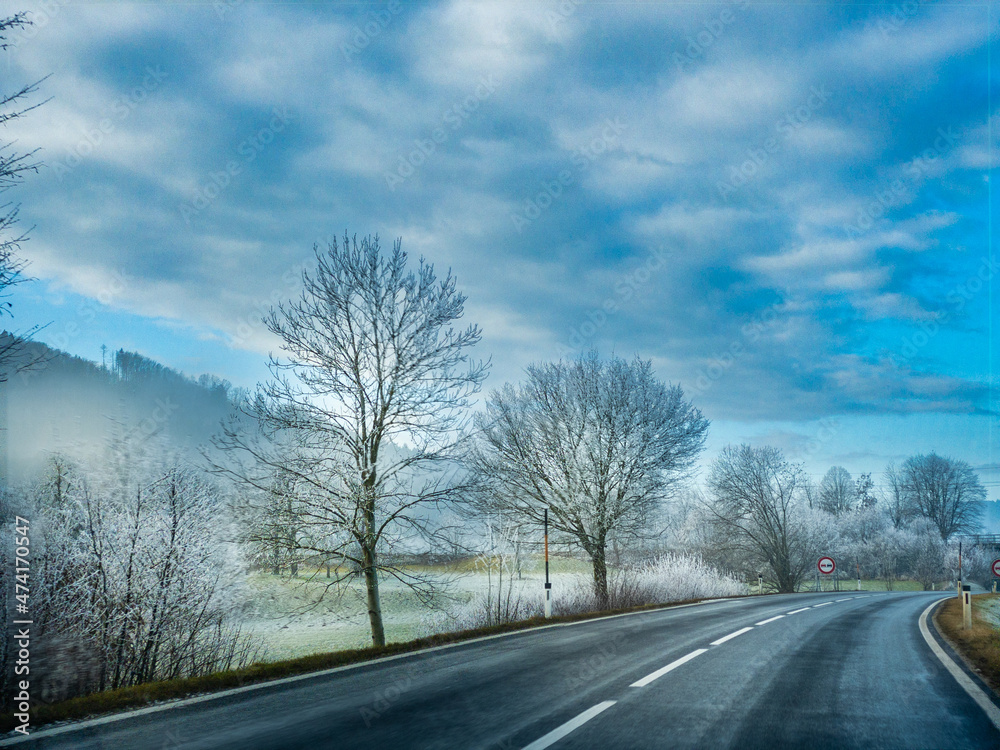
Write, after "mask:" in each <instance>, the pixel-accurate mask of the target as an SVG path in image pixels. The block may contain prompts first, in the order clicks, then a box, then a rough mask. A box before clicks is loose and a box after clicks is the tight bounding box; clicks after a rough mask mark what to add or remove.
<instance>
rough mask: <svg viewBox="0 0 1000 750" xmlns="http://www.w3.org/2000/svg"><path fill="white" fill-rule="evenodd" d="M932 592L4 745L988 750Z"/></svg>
mask: <svg viewBox="0 0 1000 750" xmlns="http://www.w3.org/2000/svg"><path fill="white" fill-rule="evenodd" d="M941 596H942V595H941V594H940V593H938V594H922V593H891V594H871V593H860V594H855V593H853V592H843V593H838V594H831V593H826V594H796V595H790V596H766V597H754V598H749V599H735V600H728V601H720V602H713V603H708V604H700V605H694V606H688V607H682V608H675V609H669V610H662V611H657V612H644V613H641V614H635V615H628V616H624V617H617V618H610V619H603V620H598V621H591V622H585V623H576V624H572V625H560V626H556V627H551V628H547V629H543V630H535V631H529V632H526V633H521V634H515V635H510V636H505V637H500V638H493V639H490V640H483V641H479V642H475V643H469V644H464V645H460V646H457V647H450V648H444V649H439V650H435V651H431V652H425V653H422V654H416V655H411V656H407V657H405V658H396V659H392V660H389V661H383V662H381V663H378V664H371V665H366V666H361V667H357V668H352V669H347V670H343V671H339V672H336V673H334V674H329V675H324V676H318V677H310V678H308V679H304V680H299V681H297V682H291V683H286V684H282V685H276V686H270V687H267V688H263V689H255V690H252V691H247V692H243V693H241V694H238V695H232V696H228V697H223V698H217V699H213V700H210V701H201V702H195V703H188V704H187V705H180V706H178V707H174V708H170V709H169V710H162V711H156V712H150V713H144V714H140V715H136V716H132V717H129V718H125V719H122V720H118V721H113V722H108V723H104V724H101V725H97V726H86V727H83V728H80V729H76V730H73V731H67V732H63V733H60V734H54V735H48V736H46V735H45V734H44V733H41V734H39V735H38V736H36V737H35V738H33V739H32V740H31V741H29V742H27V743H23V744H18V745H16V746H17V747H22V748H74V750H81V749H83V748H107V749H108V750H112V749H113V750H122V749H127V750H144V749H145V748H155V749H156V750H171V749H174V748H178V749H179V748H185V750H187V749H190V748H232V749H233V750H236V749H239V750H249V749H257V748H260V749H261V750H265V749H269V748H276V749H277V748H282V749H285V748H310V750H319V749H321V748H337V749H338V750H340V749H345V748H365V750H381V749H382V748H400V749H405V748H448V749H449V750H453V749H457V748H490V749H492V750H513V749H514V748H525V747H527V748H530V750H541V749H542V748H544V747H553V748H556V749H557V750H563V749H565V750H569V748H602V749H605V748H686V747H697V748H727V747H730V748H768V749H769V750H771V749H773V748H783V747H794V748H825V747H830V748H1000V732H998V730H997V729H996V727H995V726H994V725H993V723H991V721H990V720H989V718H988V717H987V715H986V714H985V713H984V711H983V710H982V709H981V708H980V707H979V706H977V705H976V703H975V702H974V701H973V700H972V698H970V697H969V695H968V694H967V693H966V692H964V691H963V690H962V689H961V687H960V686H959V685H958V683H957V682H956V681H955V679H954V678H953V677H952V675H951V674H950V673H949V672H948V671H946V669H945V668H944V667H943V665H942V664H941V662H940V661H939V660H938V659H937V658H936V657H935V656H934V655H933V653H932V652H931V650H930V648H929V647H928V646H927V643H926V642H925V641H924V639H923V637H922V636H921V634H920V631H919V629H918V618H919V615H920V613H921V612H922V611H923V610H924V609H925V608H926V607H927V606H928V605H929V604H930V603H931V602H933V601H934V600H935V598H940V597H941ZM827 602H830V603H827ZM744 629H746V630H744ZM727 636H728V638H727Z"/></svg>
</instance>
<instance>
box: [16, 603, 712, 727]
mask: <svg viewBox="0 0 1000 750" xmlns="http://www.w3.org/2000/svg"><path fill="white" fill-rule="evenodd" d="M701 601H710V600H709V599H689V600H685V601H678V602H670V603H669V604H650V605H646V606H643V607H630V608H628V609H618V610H607V611H603V612H585V613H581V614H575V615H564V616H561V617H552V618H549V619H545V618H543V617H534V618H531V619H530V620H522V621H519V622H511V623H507V624H504V625H494V626H491V627H485V628H476V629H474V630H462V631H457V632H454V633H441V634H438V635H432V636H429V637H426V638H418V639H416V640H412V641H406V642H404V643H389V644H387V645H385V646H379V647H375V646H372V647H369V648H360V649H352V650H347V651H331V652H328V653H324V654H313V655H311V656H304V657H301V658H298V659H287V660H285V661H277V662H267V663H261V664H254V665H252V666H250V667H247V668H246V669H239V670H233V671H229V672H217V673H216V674H210V675H204V676H202V677H188V678H183V679H176V680H164V681H162V682H150V683H146V684H143V685H135V686H132V687H127V688H119V689H118V690H107V691H105V692H103V693H92V694H91V695H85V696H81V697H79V698H73V699H72V700H68V701H63V702H61V703H52V704H48V705H40V706H37V707H35V708H32V710H31V712H30V716H31V727H32V729H37V728H38V727H39V726H41V725H44V724H51V723H53V722H57V721H70V720H76V719H84V718H93V717H97V716H101V715H104V714H109V713H115V712H118V711H124V710H126V709H130V708H141V707H144V706H149V705H152V704H155V703H161V702H163V701H168V700H176V699H181V698H187V697H191V696H194V695H199V694H204V693H214V692H218V691H221V690H227V689H229V688H237V687H243V686H244V685H253V684H257V683H263V682H268V681H270V680H276V679H280V678H282V677H292V676H295V675H301V674H308V673H310V672H319V671H322V670H324V669H331V668H333V667H341V666H346V665H348V664H358V663H361V662H366V661H371V660H373V659H378V658H380V657H384V656H393V655H395V654H403V653H408V652H411V651H419V650H420V649H424V648H430V647H433V646H443V645H447V644H450V643H460V642H462V641H467V640H471V639H473V638H481V637H483V636H487V635H497V634H500V633H511V632H515V631H518V630H528V629H531V628H537V627H541V626H544V625H554V624H558V623H566V622H576V621H580V620H592V619H596V618H600V617H607V616H609V615H616V614H626V613H628V612H642V611H646V610H656V609H668V608H670V607H677V606H680V605H682V604H696V603H698V602H701ZM18 724H19V722H17V721H16V720H15V718H14V715H13V714H11V713H5V714H0V732H10V731H12V730H13V729H14V727H16V726H17V725H18Z"/></svg>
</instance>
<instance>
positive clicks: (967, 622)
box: [962, 586, 972, 630]
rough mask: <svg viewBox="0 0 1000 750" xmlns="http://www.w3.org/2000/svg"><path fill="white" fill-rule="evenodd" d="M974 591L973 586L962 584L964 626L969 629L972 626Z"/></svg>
mask: <svg viewBox="0 0 1000 750" xmlns="http://www.w3.org/2000/svg"><path fill="white" fill-rule="evenodd" d="M971 591H972V587H971V586H962V626H963V627H964V628H965V629H966V630H968V629H969V628H971V627H972V594H971V593H970V592H971Z"/></svg>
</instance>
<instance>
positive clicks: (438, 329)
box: [213, 237, 488, 645]
mask: <svg viewBox="0 0 1000 750" xmlns="http://www.w3.org/2000/svg"><path fill="white" fill-rule="evenodd" d="M315 252H316V260H317V267H316V270H315V272H312V273H310V272H308V271H307V272H305V273H304V274H303V284H304V290H303V292H302V296H301V298H300V299H299V300H298V301H296V302H292V303H289V304H282V305H279V306H278V308H277V309H275V310H273V311H272V312H271V314H270V316H269V317H268V318H267V319H266V324H267V327H268V328H269V329H270V331H271V332H272V333H274V334H276V335H277V336H278V337H279V338H280V340H281V345H282V350H283V352H284V358H283V359H278V358H275V357H272V358H271V362H270V367H271V371H272V374H273V376H274V377H273V379H272V380H271V381H270V382H268V383H266V384H264V385H262V386H260V388H259V390H258V392H257V394H256V395H255V396H254V397H253V398H252V399H250V400H249V401H248V402H247V403H246V404H245V407H244V411H245V412H246V414H247V415H249V416H250V417H251V418H252V420H253V422H254V423H256V424H257V425H259V434H257V435H249V434H247V432H246V431H245V430H244V429H243V428H242V425H239V424H234V425H230V426H229V427H227V428H226V430H225V432H224V433H223V435H222V436H221V437H220V438H219V439H218V440H217V446H218V447H219V448H222V449H223V450H224V451H225V455H226V456H227V457H228V459H227V460H220V461H217V462H216V461H213V463H214V464H215V469H216V470H217V471H219V472H221V473H223V474H226V475H229V476H230V477H231V478H233V479H236V480H237V481H239V482H241V483H243V484H244V485H249V486H250V487H252V488H254V489H255V490H258V491H259V492H258V493H250V496H251V497H253V496H254V494H258V495H261V496H263V497H265V498H267V497H270V498H271V500H273V494H272V490H273V483H274V478H275V476H281V477H282V478H283V481H285V482H286V483H287V484H286V486H287V487H289V488H290V491H291V492H293V494H294V497H293V498H291V499H290V500H291V501H290V502H289V503H288V504H287V505H286V506H285V507H286V508H290V509H294V511H295V513H296V514H297V515H298V517H299V525H298V529H297V531H298V533H297V535H296V537H295V540H294V543H295V545H296V547H297V548H298V550H299V551H300V552H301V553H302V554H303V555H308V556H310V557H311V558H312V559H318V560H322V561H324V562H326V563H327V564H330V563H331V562H332V563H333V564H334V566H335V569H336V570H337V571H338V572H337V575H336V576H334V577H333V578H331V580H330V585H339V584H345V583H349V582H350V581H351V580H352V579H353V578H354V577H355V576H356V575H360V576H361V577H363V579H364V583H365V591H366V604H367V609H368V617H369V623H370V625H371V634H372V642H373V643H374V644H375V645H384V644H385V629H384V626H383V622H382V604H381V599H380V596H379V581H380V576H381V575H382V574H385V575H389V576H392V577H394V578H396V579H398V580H399V581H401V582H403V583H405V584H408V585H411V586H414V587H416V588H417V590H418V593H419V592H420V591H421V590H423V589H422V588H421V584H422V583H425V581H424V582H422V581H420V580H418V579H417V578H415V577H414V576H413V575H412V574H411V573H408V572H407V571H406V570H403V569H402V568H401V567H398V566H396V565H395V564H393V562H392V559H391V557H390V556H389V553H391V551H392V550H393V549H398V548H399V545H401V544H403V543H404V542H407V541H408V540H409V541H412V540H414V539H416V538H417V537H418V536H420V535H426V534H427V533H428V525H427V523H426V521H427V516H426V513H425V512H424V511H425V510H426V509H427V506H431V505H434V504H437V503H441V502H444V501H446V500H449V499H450V498H452V497H453V496H454V494H455V493H456V492H457V491H458V490H459V488H460V484H459V482H457V481H455V475H456V472H455V468H456V464H455V459H457V458H458V454H459V448H460V445H461V443H460V441H459V440H458V439H457V438H458V435H459V434H460V433H461V432H462V431H463V430H464V428H465V426H466V423H465V420H466V419H467V417H466V414H467V407H468V405H469V399H470V398H471V397H472V396H473V395H474V394H475V393H476V392H478V390H479V388H480V387H481V384H482V381H483V379H484V378H485V377H486V374H487V369H488V363H483V362H476V361H472V360H470V359H469V349H470V348H471V347H472V346H473V345H475V344H476V343H477V342H478V341H479V339H480V332H479V329H478V328H477V327H476V326H474V325H472V326H469V327H467V328H465V329H461V330H457V329H456V328H455V327H454V326H455V323H456V322H457V321H458V320H459V319H460V318H461V317H462V315H463V311H464V304H465V299H466V298H465V296H464V295H463V294H461V293H459V292H458V291H457V290H456V282H455V278H454V277H453V276H452V275H451V272H450V271H449V272H448V273H447V274H446V275H445V276H444V278H441V279H439V278H438V277H437V276H436V275H435V273H434V267H433V266H432V265H429V264H427V263H426V262H424V260H423V259H421V260H420V261H419V263H418V265H417V268H416V270H415V271H413V270H407V256H406V253H404V252H403V251H402V248H401V244H400V241H397V242H396V243H395V246H394V247H393V250H392V252H391V253H388V254H383V251H382V249H381V247H380V246H379V241H378V237H366V238H364V239H362V240H361V241H360V242H359V241H358V240H357V239H356V238H355V239H353V240H352V239H349V238H347V237H345V238H344V240H343V243H342V244H338V243H337V242H336V241H334V242H333V243H331V244H330V245H329V246H328V247H327V248H325V249H323V250H321V249H320V248H318V247H317V248H315ZM286 541H287V540H286Z"/></svg>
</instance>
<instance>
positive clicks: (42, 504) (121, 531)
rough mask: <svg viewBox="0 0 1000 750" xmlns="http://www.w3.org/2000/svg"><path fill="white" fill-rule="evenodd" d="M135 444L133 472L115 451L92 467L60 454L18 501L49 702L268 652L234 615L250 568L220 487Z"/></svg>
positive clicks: (41, 679)
mask: <svg viewBox="0 0 1000 750" xmlns="http://www.w3.org/2000/svg"><path fill="white" fill-rule="evenodd" d="M118 447H122V446H120V445H119V446H118ZM132 447H133V448H134V446H132ZM125 453H126V461H125V462H123V463H128V464H129V466H128V467H127V471H123V470H121V469H122V467H121V466H116V465H115V463H116V462H115V461H113V460H111V461H101V462H97V461H94V462H91V463H90V464H89V465H88V466H87V467H86V469H84V468H82V467H80V466H76V465H73V464H72V463H71V462H70V461H68V460H67V459H65V458H63V457H61V456H54V457H53V459H52V460H51V461H50V462H49V465H48V466H47V468H46V470H45V472H44V475H43V476H41V477H40V478H39V480H38V481H37V482H36V483H34V485H33V486H31V487H26V488H23V489H22V490H21V491H20V492H17V491H15V493H14V494H15V495H17V497H15V498H12V503H13V505H11V506H10V508H9V509H14V508H16V512H18V513H21V514H26V515H27V516H29V517H30V518H31V532H32V537H31V551H32V569H33V571H34V572H33V574H32V592H31V593H32V616H33V617H32V619H33V620H34V624H35V629H34V631H33V634H35V635H37V638H38V650H37V652H36V653H37V654H38V664H37V675H38V676H37V677H36V678H35V684H36V685H37V686H38V688H39V697H40V698H41V699H42V700H44V701H54V700H62V699H66V698H70V697H74V696H76V695H82V694H86V693H89V692H94V691H99V690H105V689H112V688H117V687H123V686H128V685H136V684H140V683H143V682H148V681H151V680H159V679H170V678H173V677H181V676H194V675H201V674H206V673H209V672H215V671H219V670H225V669H231V668H238V667H242V666H246V665H247V664H249V663H251V662H252V661H254V660H256V659H257V658H258V656H259V648H258V647H257V645H256V643H255V642H254V641H253V640H251V639H248V638H247V637H245V636H244V635H243V634H242V633H241V630H240V627H239V625H238V624H236V623H235V622H234V620H233V618H232V614H233V612H234V610H235V609H236V608H237V607H238V606H239V604H240V602H241V601H242V596H241V594H240V581H241V577H242V571H241V570H240V565H239V559H238V557H237V556H236V555H234V550H233V549H232V545H231V544H230V543H229V542H228V541H227V538H228V537H230V536H231V532H230V530H229V528H228V526H229V524H228V523H227V521H226V517H225V513H224V505H223V503H222V500H221V498H220V496H219V494H218V492H217V491H216V490H215V488H213V487H212V486H211V485H210V484H208V483H206V482H205V481H204V479H203V475H200V474H199V473H196V472H195V471H193V470H192V469H190V468H184V467H182V466H180V465H177V464H173V465H170V464H162V463H160V464H158V462H156V461H150V460H145V459H144V457H143V456H142V455H140V453H141V452H139V451H134V450H132V451H128V450H125ZM4 510H5V511H6V510H8V508H5V509H4ZM9 551H10V550H9V549H6V548H5V550H4V552H3V554H4V555H7V554H9ZM32 674H33V675H34V674H36V665H35V664H32Z"/></svg>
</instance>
